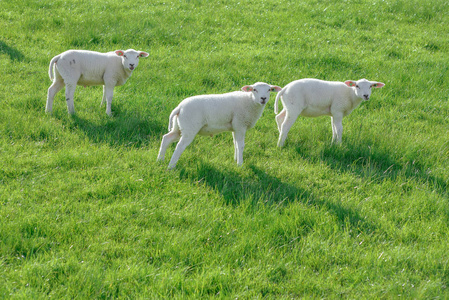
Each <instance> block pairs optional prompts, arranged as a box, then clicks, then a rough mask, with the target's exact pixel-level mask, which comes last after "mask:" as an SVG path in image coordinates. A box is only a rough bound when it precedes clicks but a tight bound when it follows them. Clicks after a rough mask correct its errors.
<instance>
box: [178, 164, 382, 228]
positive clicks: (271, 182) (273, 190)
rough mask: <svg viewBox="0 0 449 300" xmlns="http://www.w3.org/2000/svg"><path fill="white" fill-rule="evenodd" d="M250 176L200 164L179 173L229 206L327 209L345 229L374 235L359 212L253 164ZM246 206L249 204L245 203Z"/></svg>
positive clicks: (372, 226) (367, 222) (370, 226)
mask: <svg viewBox="0 0 449 300" xmlns="http://www.w3.org/2000/svg"><path fill="white" fill-rule="evenodd" d="M248 168H250V169H251V173H252V174H251V176H249V177H248V178H246V177H245V178H243V177H241V176H239V175H237V174H236V173H235V172H232V171H226V170H217V169H216V168H214V167H212V166H210V165H208V164H206V163H204V162H203V163H201V164H200V165H199V166H198V167H197V170H196V172H192V173H187V172H186V171H182V172H180V176H181V178H182V179H184V180H187V179H188V180H190V181H192V182H193V183H195V184H205V185H206V186H208V187H209V188H211V189H213V190H214V191H216V192H218V193H219V194H220V195H221V196H222V197H223V199H224V201H225V203H226V205H232V206H238V205H240V204H241V203H242V202H245V203H246V202H248V201H250V205H253V206H256V205H259V204H260V203H263V204H264V205H268V206H273V207H279V206H286V205H287V204H289V203H292V202H301V203H303V204H304V205H308V206H312V207H316V208H318V209H324V210H326V211H328V212H329V213H331V214H332V215H334V216H335V217H336V219H337V220H338V221H339V222H340V224H341V226H342V227H345V226H347V225H348V224H349V225H350V226H351V227H352V228H353V229H355V230H356V231H363V232H373V231H375V230H376V228H377V226H376V225H375V224H374V223H372V222H370V221H369V220H367V219H366V218H364V217H362V216H361V215H360V214H359V213H358V212H357V211H355V210H352V209H348V208H345V207H343V206H342V205H340V204H338V203H335V202H332V201H330V200H329V199H323V198H322V197H319V198H318V197H316V196H315V195H314V193H313V191H312V190H309V189H303V188H299V187H297V186H295V185H293V184H290V183H288V182H283V181H282V180H280V179H279V178H277V177H275V176H272V175H269V174H267V173H266V172H265V171H264V170H261V169H259V168H257V167H256V166H254V165H250V166H248ZM246 205H247V203H246Z"/></svg>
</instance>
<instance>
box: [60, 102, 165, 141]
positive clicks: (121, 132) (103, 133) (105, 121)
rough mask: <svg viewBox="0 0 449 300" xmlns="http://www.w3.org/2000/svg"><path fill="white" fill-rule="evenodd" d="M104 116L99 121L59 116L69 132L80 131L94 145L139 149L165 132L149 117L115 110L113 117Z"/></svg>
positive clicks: (76, 116)
mask: <svg viewBox="0 0 449 300" xmlns="http://www.w3.org/2000/svg"><path fill="white" fill-rule="evenodd" d="M101 113H102V114H104V116H103V115H102V116H101V117H100V118H99V119H96V120H89V119H86V118H83V117H81V116H79V115H77V114H75V115H73V116H67V115H61V117H60V120H61V121H62V122H63V124H64V125H65V126H66V127H68V128H69V129H71V130H82V131H83V133H84V134H85V135H86V136H87V137H88V138H89V140H91V141H92V142H94V143H105V144H109V145H110V146H126V147H141V146H142V145H145V144H146V143H147V142H148V140H149V139H151V138H154V137H159V136H160V134H161V133H162V132H163V131H164V130H165V127H163V126H162V125H161V124H160V123H158V122H156V121H155V118H152V117H151V116H150V115H148V116H142V115H140V114H138V113H133V112H127V111H124V110H122V109H120V108H119V107H117V108H115V110H114V112H113V117H108V116H107V115H106V114H105V113H104V111H102V112H101Z"/></svg>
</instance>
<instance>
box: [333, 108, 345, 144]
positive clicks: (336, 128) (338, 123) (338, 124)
mask: <svg viewBox="0 0 449 300" xmlns="http://www.w3.org/2000/svg"><path fill="white" fill-rule="evenodd" d="M331 120H332V143H334V144H339V143H341V137H342V135H343V115H340V114H338V115H335V114H334V115H333V116H332V117H331Z"/></svg>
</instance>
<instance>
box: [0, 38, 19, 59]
mask: <svg viewBox="0 0 449 300" xmlns="http://www.w3.org/2000/svg"><path fill="white" fill-rule="evenodd" d="M0 53H3V54H6V55H8V56H9V58H10V59H11V60H12V61H22V60H24V58H25V55H23V54H22V52H20V51H19V50H17V49H14V48H12V47H10V46H8V45H7V44H6V43H5V42H3V41H0Z"/></svg>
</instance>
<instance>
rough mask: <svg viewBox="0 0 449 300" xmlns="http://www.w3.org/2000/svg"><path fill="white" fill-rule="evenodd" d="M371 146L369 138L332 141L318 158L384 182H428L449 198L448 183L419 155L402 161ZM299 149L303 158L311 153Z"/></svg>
mask: <svg viewBox="0 0 449 300" xmlns="http://www.w3.org/2000/svg"><path fill="white" fill-rule="evenodd" d="M370 145H372V143H371V142H369V141H365V140H357V141H347V142H345V144H344V145H341V146H340V145H332V144H330V143H329V144H327V145H326V146H324V149H323V150H322V152H321V154H320V157H319V158H318V159H319V160H321V161H324V162H326V164H327V165H328V166H330V167H331V168H333V169H336V170H342V171H347V172H352V173H354V174H356V175H358V176H360V177H361V178H363V179H366V180H370V181H381V180H383V179H385V178H388V179H391V180H396V179H397V178H398V177H405V178H407V179H414V180H417V181H420V182H423V183H424V182H426V183H428V184H429V185H430V186H431V187H432V188H433V189H435V191H437V192H438V193H439V194H441V195H442V196H444V197H448V193H447V191H448V188H449V186H448V182H447V181H444V180H443V179H442V178H440V177H437V176H433V175H431V173H429V169H430V168H431V166H428V165H425V164H424V163H422V162H420V161H419V158H416V157H409V158H408V159H407V160H405V161H399V160H397V159H396V158H395V155H394V154H393V153H390V152H388V150H385V149H382V148H379V147H375V146H370ZM296 151H297V152H298V153H299V154H300V155H301V156H303V157H310V156H311V154H310V153H307V151H306V150H304V149H302V148H300V147H297V148H296ZM399 155H400V154H399ZM396 156H397V154H396ZM403 156H405V154H404V155H403ZM404 188H407V186H404Z"/></svg>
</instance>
